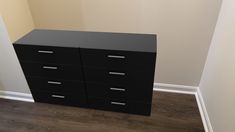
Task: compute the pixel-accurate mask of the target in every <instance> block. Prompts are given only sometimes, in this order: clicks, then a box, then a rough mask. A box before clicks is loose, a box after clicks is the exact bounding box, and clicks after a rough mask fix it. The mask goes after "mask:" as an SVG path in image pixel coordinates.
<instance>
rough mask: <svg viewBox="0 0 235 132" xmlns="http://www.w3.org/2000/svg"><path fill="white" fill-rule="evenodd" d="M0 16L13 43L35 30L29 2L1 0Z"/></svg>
mask: <svg viewBox="0 0 235 132" xmlns="http://www.w3.org/2000/svg"><path fill="white" fill-rule="evenodd" d="M0 14H1V15H2V17H3V20H4V22H5V24H6V27H7V30H8V33H9V35H10V39H11V41H12V42H13V41H15V40H17V39H18V38H20V37H22V36H23V35H24V34H26V33H27V32H29V31H31V30H32V29H33V28H34V23H33V20H32V16H31V13H30V10H29V6H28V2H27V0H0Z"/></svg>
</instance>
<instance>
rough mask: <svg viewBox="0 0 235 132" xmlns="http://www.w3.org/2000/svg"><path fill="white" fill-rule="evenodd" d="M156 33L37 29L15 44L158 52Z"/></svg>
mask: <svg viewBox="0 0 235 132" xmlns="http://www.w3.org/2000/svg"><path fill="white" fill-rule="evenodd" d="M156 43H157V41H156V35H154V34H129V33H108V32H87V31H65V30H42V29H35V30H33V31H31V32H30V33H28V34H26V35H25V36H24V37H22V38H21V39H19V40H18V41H16V42H15V43H14V44H23V45H39V46H57V47H80V48H91V49H107V50H125V51H139V52H156Z"/></svg>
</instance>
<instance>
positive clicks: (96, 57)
mask: <svg viewBox="0 0 235 132" xmlns="http://www.w3.org/2000/svg"><path fill="white" fill-rule="evenodd" d="M14 48H15V51H16V54H17V56H18V59H19V62H20V64H21V67H22V69H23V72H24V75H25V77H26V80H27V83H28V85H29V88H30V90H31V92H32V95H33V98H34V100H35V102H44V103H53V104H62V105H71V106H79V107H87V108H94V109H101V110H109V111H118V112H126V113H133V114H141V115H150V114H151V104H152V91H153V82H154V72H155V62H156V35H153V34H127V33H107V32H85V31H62V30H33V31H31V32H30V33H28V34H27V35H25V36H24V37H22V38H21V39H19V40H18V41H16V42H15V43H14Z"/></svg>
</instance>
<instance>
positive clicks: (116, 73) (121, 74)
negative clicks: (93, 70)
mask: <svg viewBox="0 0 235 132" xmlns="http://www.w3.org/2000/svg"><path fill="white" fill-rule="evenodd" d="M109 74H110V75H120V76H125V75H126V73H123V72H109Z"/></svg>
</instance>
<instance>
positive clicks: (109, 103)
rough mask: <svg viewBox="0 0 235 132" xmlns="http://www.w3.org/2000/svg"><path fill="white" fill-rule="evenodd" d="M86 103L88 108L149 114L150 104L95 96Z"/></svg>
mask: <svg viewBox="0 0 235 132" xmlns="http://www.w3.org/2000/svg"><path fill="white" fill-rule="evenodd" d="M88 105H89V107H90V108H95V109H101V110H110V111H116V112H125V113H132V114H141V115H150V114H151V104H150V103H139V102H129V101H117V100H102V99H97V98H89V99H88Z"/></svg>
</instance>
